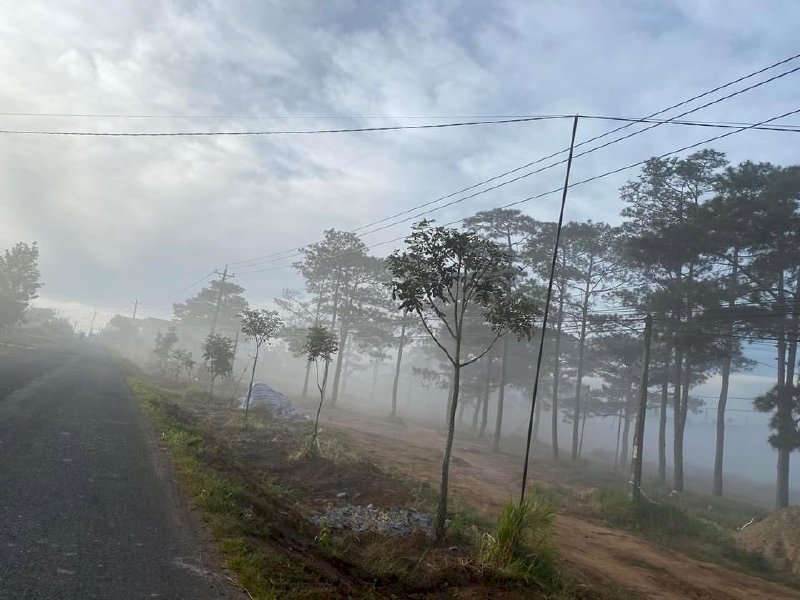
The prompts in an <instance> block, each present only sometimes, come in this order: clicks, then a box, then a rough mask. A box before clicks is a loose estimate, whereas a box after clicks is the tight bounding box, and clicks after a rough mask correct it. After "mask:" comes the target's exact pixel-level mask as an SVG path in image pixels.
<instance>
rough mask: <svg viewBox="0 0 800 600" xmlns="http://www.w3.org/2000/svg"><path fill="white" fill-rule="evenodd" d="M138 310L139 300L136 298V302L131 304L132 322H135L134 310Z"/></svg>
mask: <svg viewBox="0 0 800 600" xmlns="http://www.w3.org/2000/svg"><path fill="white" fill-rule="evenodd" d="M137 308H139V299H138V298H137V299H136V301H135V302H134V303H133V320H134V321H135V320H136V309H137Z"/></svg>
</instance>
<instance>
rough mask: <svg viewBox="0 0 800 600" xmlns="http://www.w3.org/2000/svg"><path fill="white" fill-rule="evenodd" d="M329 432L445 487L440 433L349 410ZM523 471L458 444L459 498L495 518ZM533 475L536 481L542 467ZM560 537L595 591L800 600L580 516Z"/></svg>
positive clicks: (569, 560) (566, 522) (506, 459)
mask: <svg viewBox="0 0 800 600" xmlns="http://www.w3.org/2000/svg"><path fill="white" fill-rule="evenodd" d="M328 425H329V426H334V427H336V428H337V429H340V430H343V431H345V432H346V433H347V434H348V435H349V436H350V437H351V439H352V440H353V441H354V442H356V443H357V444H359V445H363V446H364V447H365V448H367V449H368V450H369V452H371V453H372V454H373V455H374V457H375V458H376V459H377V460H378V461H379V462H380V463H381V464H383V465H384V466H385V467H388V468H389V469H393V470H396V471H397V472H399V473H401V474H402V475H405V476H409V477H413V478H415V479H418V480H421V481H425V482H428V483H430V484H432V485H436V484H437V483H438V478H439V473H440V469H441V462H440V461H441V446H442V436H441V433H440V432H438V431H435V430H432V429H430V430H425V429H423V430H414V432H413V437H412V436H410V428H408V427H403V426H401V425H394V424H391V423H387V422H385V421H381V420H378V419H369V418H363V417H359V416H356V415H355V414H354V413H351V412H349V411H344V410H337V411H331V412H329V415H328ZM518 468H519V458H518V457H516V456H512V455H505V454H499V455H498V454H492V453H488V452H482V451H481V450H480V449H479V447H478V446H477V445H475V444H472V443H469V442H464V441H456V443H455V446H454V458H453V464H452V471H451V479H450V490H451V493H452V494H453V497H454V498H455V499H456V500H457V501H459V502H461V503H463V504H464V505H466V506H469V507H470V508H471V509H473V510H476V511H478V512H479V513H482V514H484V515H485V516H494V515H496V514H497V512H498V511H499V509H500V507H501V506H502V505H503V504H504V503H505V502H507V500H508V499H509V498H511V497H513V496H514V495H515V494H516V493H517V492H516V491H517V489H518V486H519V474H518V473H517V472H516V471H517V470H518ZM533 473H534V474H533V477H534V479H535V478H536V477H537V470H536V468H535V467H534V472H533ZM538 475H541V473H538ZM554 537H555V542H556V545H557V546H558V549H559V552H560V555H561V557H562V561H563V563H564V566H565V568H566V569H567V570H568V571H569V572H570V573H571V574H572V575H573V576H574V577H575V578H576V579H577V580H578V581H583V582H585V583H586V584H587V585H590V586H592V587H601V588H610V587H613V586H614V585H617V586H621V587H623V588H625V589H628V590H630V591H632V592H634V593H636V594H638V595H640V596H641V597H642V598H647V599H650V598H654V599H667V598H670V599H677V598H691V599H709V600H717V599H718V600H729V599H735V600H738V599H741V600H778V599H783V598H786V599H798V600H800V593H798V592H796V591H794V590H791V589H788V588H786V587H783V586H780V585H777V584H773V583H770V582H768V581H765V580H762V579H759V578H757V577H751V576H749V575H746V574H743V573H740V572H738V571H733V570H730V569H726V568H724V567H721V566H718V565H714V564H710V563H705V562H701V561H698V560H694V559H691V558H689V557H686V556H683V555H681V554H678V553H676V552H673V551H671V550H668V549H662V548H659V547H657V546H655V545H653V544H651V543H649V542H647V541H645V540H642V539H640V538H637V537H635V536H633V535H631V534H628V533H626V532H623V531H619V530H614V529H610V528H608V527H605V526H603V525H599V524H595V523H592V522H589V521H586V520H583V519H580V518H577V517H574V516H569V515H561V514H560V515H558V516H557V518H556V522H555V536H554Z"/></svg>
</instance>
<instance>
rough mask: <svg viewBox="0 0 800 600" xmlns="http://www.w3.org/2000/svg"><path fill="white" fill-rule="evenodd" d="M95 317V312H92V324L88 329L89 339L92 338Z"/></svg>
mask: <svg viewBox="0 0 800 600" xmlns="http://www.w3.org/2000/svg"><path fill="white" fill-rule="evenodd" d="M95 317H97V311H94V312H93V313H92V324H91V326H90V327H89V337H92V333H94V319H95Z"/></svg>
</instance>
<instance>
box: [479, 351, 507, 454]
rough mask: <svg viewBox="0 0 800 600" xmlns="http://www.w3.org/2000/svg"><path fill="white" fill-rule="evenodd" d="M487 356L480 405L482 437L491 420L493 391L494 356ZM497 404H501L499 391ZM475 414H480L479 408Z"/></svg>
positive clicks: (501, 376) (480, 434)
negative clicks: (491, 396)
mask: <svg viewBox="0 0 800 600" xmlns="http://www.w3.org/2000/svg"><path fill="white" fill-rule="evenodd" d="M485 358H486V380H485V381H484V382H483V396H482V400H481V403H480V406H481V409H482V410H481V428H480V432H479V433H478V437H480V438H483V434H484V433H486V424H487V421H488V420H489V392H490V391H491V388H492V357H491V356H486V357H485ZM500 378H501V379H502V378H503V375H502V367H501V374H500ZM497 404H498V407H499V405H500V396H499V393H498V398H497ZM498 410H499V408H498ZM475 414H476V415H477V414H478V412H477V410H476V411H475ZM497 442H498V447H499V440H497Z"/></svg>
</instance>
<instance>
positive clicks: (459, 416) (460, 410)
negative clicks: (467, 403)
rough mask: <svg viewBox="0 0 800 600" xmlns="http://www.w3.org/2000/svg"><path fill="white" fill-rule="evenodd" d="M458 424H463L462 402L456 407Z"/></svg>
mask: <svg viewBox="0 0 800 600" xmlns="http://www.w3.org/2000/svg"><path fill="white" fill-rule="evenodd" d="M458 422H459V424H463V423H464V403H463V402H462V403H461V404H459V406H458Z"/></svg>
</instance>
